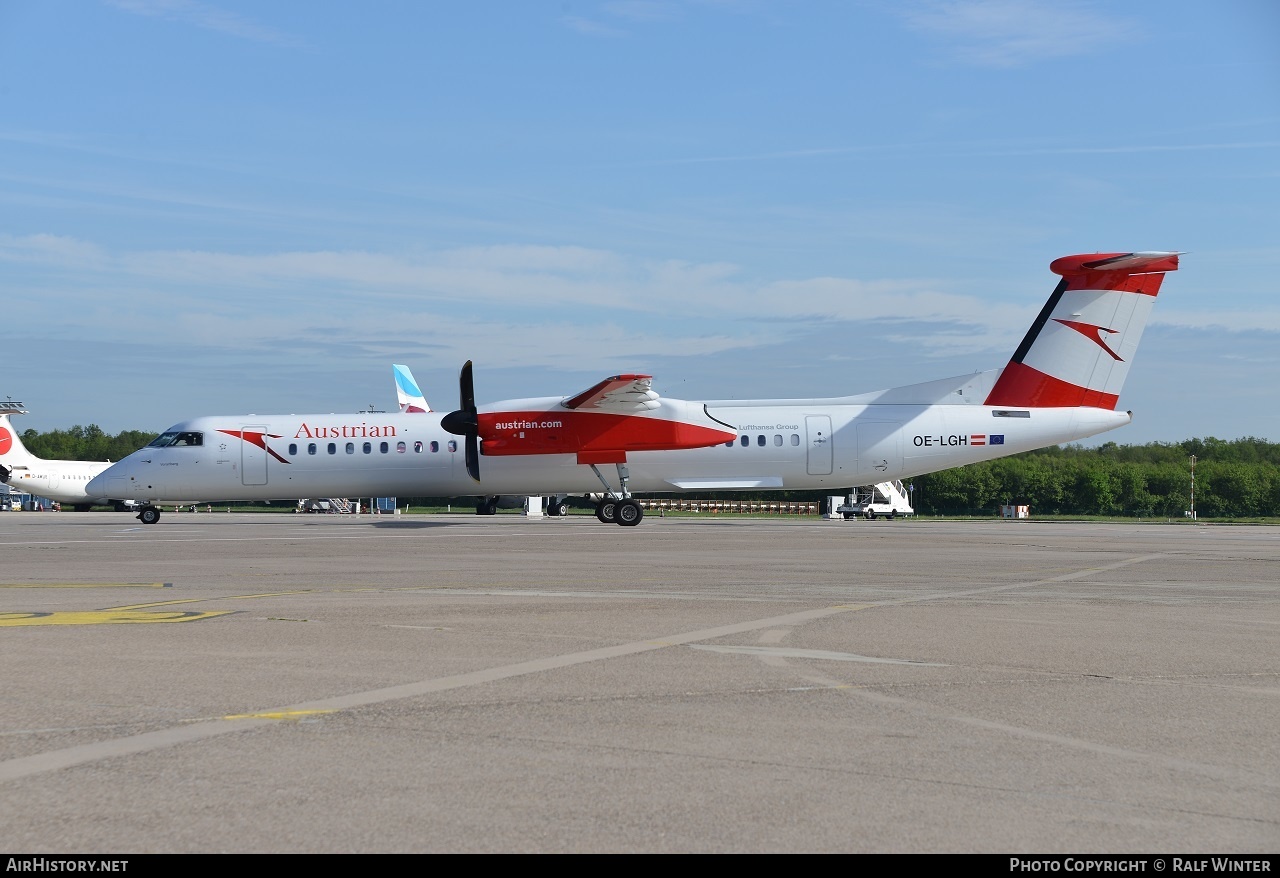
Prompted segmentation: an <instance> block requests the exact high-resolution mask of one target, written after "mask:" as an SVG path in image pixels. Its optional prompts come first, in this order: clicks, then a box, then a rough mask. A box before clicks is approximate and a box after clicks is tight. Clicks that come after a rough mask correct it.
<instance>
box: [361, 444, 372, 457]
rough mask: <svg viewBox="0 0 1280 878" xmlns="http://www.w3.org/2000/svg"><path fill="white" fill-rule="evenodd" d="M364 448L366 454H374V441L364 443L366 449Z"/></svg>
mask: <svg viewBox="0 0 1280 878" xmlns="http://www.w3.org/2000/svg"><path fill="white" fill-rule="evenodd" d="M363 450H364V453H365V454H373V443H372V442H366V443H364V449H363Z"/></svg>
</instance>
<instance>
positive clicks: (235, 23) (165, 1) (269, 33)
mask: <svg viewBox="0 0 1280 878" xmlns="http://www.w3.org/2000/svg"><path fill="white" fill-rule="evenodd" d="M108 2H110V4H111V5H112V6H114V7H116V8H117V9H120V10H122V11H124V12H130V13H133V14H134V15H145V16H147V17H149V18H163V19H165V20H167V21H177V22H182V23H184V24H192V25H195V26H196V27H200V28H205V29H206V30H212V31H217V32H219V33H224V34H227V35H228V36H233V37H237V38H239V39H244V40H253V41H254V42H259V43H274V44H276V45H281V46H302V45H304V41H303V40H301V39H299V38H297V37H294V36H291V35H289V34H285V33H282V32H280V31H277V30H273V29H271V28H268V27H263V26H262V25H259V24H256V23H255V22H253V21H250V20H249V19H247V18H245V17H244V16H242V15H237V14H235V13H234V12H228V11H227V10H225V9H219V8H218V7H216V6H212V5H210V4H208V3H199V2H196V0H108Z"/></svg>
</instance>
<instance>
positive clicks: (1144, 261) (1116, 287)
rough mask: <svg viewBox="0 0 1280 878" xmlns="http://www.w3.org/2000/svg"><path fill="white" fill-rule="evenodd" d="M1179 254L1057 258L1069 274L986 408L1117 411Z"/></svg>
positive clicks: (1058, 267) (1056, 269) (1056, 265)
mask: <svg viewBox="0 0 1280 878" xmlns="http://www.w3.org/2000/svg"><path fill="white" fill-rule="evenodd" d="M1178 255H1179V254H1178V253H1174V252H1164V251H1147V252H1139V253H1091V254H1084V255H1080V256H1064V257H1062V258H1061V259H1055V260H1054V261H1053V262H1052V263H1051V264H1050V265H1049V270H1050V271H1052V272H1053V273H1054V274H1058V275H1061V276H1062V280H1061V282H1059V284H1058V286H1057V288H1056V289H1055V290H1054V291H1053V295H1051V296H1050V297H1049V301H1048V302H1046V303H1045V306H1044V308H1043V309H1041V311H1040V315H1039V316H1038V317H1037V318H1036V321H1035V323H1033V324H1032V325H1031V329H1030V330H1028V331H1027V335H1026V337H1025V338H1024V339H1023V340H1022V344H1020V345H1018V349H1017V351H1015V352H1014V355H1013V358H1012V359H1011V360H1009V364H1008V365H1007V366H1005V367H1004V371H1003V372H1001V374H1000V377H999V379H998V380H997V381H996V383H995V386H994V387H993V388H992V389H991V393H990V394H988V396H987V398H986V400H985V401H984V404H985V405H993V406H1020V407H1026V408H1033V407H1075V406H1088V407H1092V408H1102V409H1110V410H1114V409H1115V407H1116V404H1117V402H1118V401H1119V398H1120V389H1121V388H1122V387H1123V386H1124V380H1125V378H1126V377H1127V376H1128V374H1129V364H1130V363H1132V362H1133V355H1134V352H1135V351H1136V350H1137V349H1138V341H1139V340H1140V339H1141V338H1142V330H1143V328H1144V327H1145V326H1146V325H1147V318H1148V317H1149V316H1150V314H1151V306H1152V305H1153V304H1154V303H1155V299H1156V293H1158V292H1159V291H1160V283H1161V282H1162V281H1163V280H1164V275H1165V272H1169V271H1176V270H1177V268H1178Z"/></svg>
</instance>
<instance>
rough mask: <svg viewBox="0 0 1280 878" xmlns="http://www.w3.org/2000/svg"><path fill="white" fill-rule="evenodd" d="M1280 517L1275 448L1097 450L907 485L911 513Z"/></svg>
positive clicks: (1001, 463)
mask: <svg viewBox="0 0 1280 878" xmlns="http://www.w3.org/2000/svg"><path fill="white" fill-rule="evenodd" d="M1193 456H1194V457H1195V472H1194V476H1195V480H1194V490H1195V511H1196V516H1197V517H1198V518H1233V517H1236V518H1253V517H1260V516H1276V515H1280V445H1277V444H1273V443H1271V442H1267V441H1266V440H1264V439H1257V438H1254V437H1246V438H1244V439H1231V440H1223V439H1215V438H1212V437H1209V438H1207V439H1188V440H1186V441H1184V442H1172V443H1164V442H1154V443H1149V444H1146V445H1117V444H1115V443H1114V442H1108V443H1106V444H1104V445H1101V446H1099V447H1097V448H1083V447H1081V446H1079V445H1064V446H1053V447H1050V448H1044V449H1041V450H1039V451H1029V452H1026V453H1024V454H1017V455H1014V456H1012V457H1006V458H1002V459H1000V460H993V461H988V462H986V463H976V464H970V465H969V466H965V467H961V468H959V469H953V470H945V471H943V472H937V473H930V474H928V475H924V476H917V477H915V478H914V479H911V482H912V483H913V484H914V486H915V492H914V494H913V497H914V501H915V507H916V512H918V513H921V514H926V515H928V514H943V515H955V514H990V513H992V512H994V511H995V509H996V507H998V506H1000V505H1002V504H1017V505H1026V506H1029V507H1030V508H1031V512H1032V514H1033V515H1034V514H1041V515H1116V516H1135V517H1144V518H1145V517H1156V516H1158V517H1164V518H1181V517H1183V515H1184V513H1185V512H1187V511H1188V510H1190V509H1191V508H1192V496H1191V492H1192V487H1193V482H1192V465H1191V458H1192V457H1193Z"/></svg>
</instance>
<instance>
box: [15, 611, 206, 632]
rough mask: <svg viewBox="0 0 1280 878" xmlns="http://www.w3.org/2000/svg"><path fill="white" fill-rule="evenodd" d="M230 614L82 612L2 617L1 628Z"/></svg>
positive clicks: (198, 618) (196, 618)
mask: <svg viewBox="0 0 1280 878" xmlns="http://www.w3.org/2000/svg"><path fill="white" fill-rule="evenodd" d="M230 612H231V611H230V610H214V611H210V612H205V613H196V612H177V611H175V612H169V613H139V612H134V611H133V610H132V608H123V609H118V610H82V611H77V612H66V613H0V628H29V627H33V626H51V625H124V624H142V623H148V622H199V621H201V620H203V619H212V618H215V617H217V616H226V615H228V614H229V613H230Z"/></svg>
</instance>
